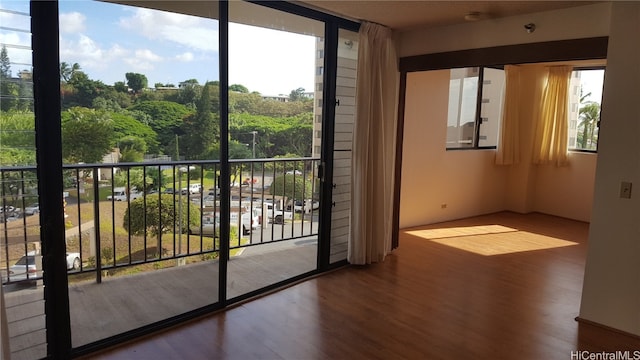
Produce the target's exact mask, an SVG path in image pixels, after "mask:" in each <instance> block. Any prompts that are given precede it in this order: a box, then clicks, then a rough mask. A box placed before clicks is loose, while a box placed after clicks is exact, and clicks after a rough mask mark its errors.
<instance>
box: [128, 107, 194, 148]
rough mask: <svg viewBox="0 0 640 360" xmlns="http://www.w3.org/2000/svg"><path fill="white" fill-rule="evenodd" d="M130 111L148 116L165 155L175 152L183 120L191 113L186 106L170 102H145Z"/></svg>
mask: <svg viewBox="0 0 640 360" xmlns="http://www.w3.org/2000/svg"><path fill="white" fill-rule="evenodd" d="M129 110H130V111H134V112H138V111H140V112H143V113H145V114H147V115H148V116H149V118H148V119H149V123H148V125H149V126H150V127H151V128H152V129H153V130H154V131H155V132H156V133H157V134H158V137H157V140H158V142H159V143H160V144H161V146H162V147H163V151H164V153H165V154H172V153H174V152H175V137H176V135H180V134H181V133H182V131H181V130H180V126H181V125H182V119H183V118H184V117H185V116H187V115H188V114H189V113H190V112H191V111H190V110H189V109H188V108H187V107H186V106H184V105H181V104H176V103H174V102H170V101H143V102H140V103H137V104H135V105H133V106H132V107H130V108H129ZM149 145H151V144H149Z"/></svg>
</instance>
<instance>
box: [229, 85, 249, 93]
mask: <svg viewBox="0 0 640 360" xmlns="http://www.w3.org/2000/svg"><path fill="white" fill-rule="evenodd" d="M229 91H235V92H239V93H243V94H248V93H249V89H247V87H246V86H244V85H240V84H233V85H230V86H229Z"/></svg>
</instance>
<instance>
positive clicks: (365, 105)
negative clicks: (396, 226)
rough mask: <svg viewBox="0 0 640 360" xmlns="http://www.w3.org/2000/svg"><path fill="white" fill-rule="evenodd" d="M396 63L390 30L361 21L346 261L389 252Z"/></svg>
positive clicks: (361, 260) (369, 259)
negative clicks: (350, 225)
mask: <svg viewBox="0 0 640 360" xmlns="http://www.w3.org/2000/svg"><path fill="white" fill-rule="evenodd" d="M397 94H398V65H397V56H396V51H395V47H394V43H393V40H392V32H391V29H388V28H386V27H383V26H380V25H377V24H371V23H366V22H365V23H363V24H362V25H361V26H360V32H359V43H358V74H357V87H356V120H355V123H354V130H353V154H352V155H353V156H352V182H351V184H352V185H351V196H352V206H351V220H352V223H351V224H352V227H351V235H350V239H349V247H348V256H347V258H348V261H349V262H350V263H352V264H369V263H372V262H378V261H382V260H384V257H385V256H386V255H387V254H388V253H389V252H391V237H392V236H391V235H392V219H393V216H392V214H393V183H394V171H395V168H394V166H395V146H396V145H395V144H396V127H397V126H396V124H397V111H396V109H397Z"/></svg>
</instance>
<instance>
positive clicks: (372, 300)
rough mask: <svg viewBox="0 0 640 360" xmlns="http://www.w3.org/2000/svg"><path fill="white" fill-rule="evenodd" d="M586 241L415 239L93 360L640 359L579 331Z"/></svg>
mask: <svg viewBox="0 0 640 360" xmlns="http://www.w3.org/2000/svg"><path fill="white" fill-rule="evenodd" d="M488 225H491V226H488ZM434 229H438V230H434ZM587 234H588V224H586V223H582V222H577V221H572V220H566V219H561V218H557V217H553V216H547V215H542V214H529V215H518V214H513V213H508V212H505V213H499V214H493V215H487V216H480V217H474V218H471V219H465V220H460V221H454V222H447V223H442V224H436V225H431V226H425V227H421V228H416V229H409V230H405V231H403V232H402V233H401V234H400V248H399V249H397V250H396V251H394V252H393V253H392V254H391V255H390V256H389V257H387V258H386V259H385V261H384V262H382V263H379V264H374V265H370V266H352V267H348V268H345V269H341V270H338V271H335V272H332V273H328V274H325V275H323V276H320V277H317V278H313V279H310V280H307V281H304V282H302V283H300V284H297V285H295V286H292V287H289V288H287V289H284V290H281V291H279V292H276V293H273V294H270V295H267V296H264V297H261V298H258V299H255V300H252V301H249V302H246V303H244V304H242V305H239V306H237V307H234V308H231V309H228V310H227V311H224V312H221V313H218V314H215V315H212V316H208V317H205V318H202V319H199V320H196V321H193V322H191V323H189V324H186V325H183V326H180V327H176V328H174V329H171V330H169V331H165V332H163V333H160V334H156V335H153V336H150V337H148V338H145V339H142V340H139V341H136V342H132V343H129V344H126V345H123V346H120V347H117V348H114V349H111V350H108V351H106V352H103V353H101V354H98V355H95V356H94V357H93V358H96V359H129V358H136V359H153V358H158V359H184V358H189V359H214V358H215V359H453V358H473V359H512V358H518V359H570V358H571V351H575V350H579V349H580V350H591V351H598V350H600V351H602V350H621V349H625V348H626V349H640V340H639V339H638V338H636V337H631V336H625V335H621V334H616V333H612V332H610V331H605V330H602V329H600V328H598V327H595V326H591V325H588V324H579V323H578V322H576V321H575V320H574V319H575V317H576V316H577V315H578V311H579V306H580V295H581V291H582V277H583V272H584V262H585V256H586V239H587ZM478 243H481V244H483V246H480V247H479V246H478V245H477V244H478Z"/></svg>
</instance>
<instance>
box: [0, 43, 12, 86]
mask: <svg viewBox="0 0 640 360" xmlns="http://www.w3.org/2000/svg"><path fill="white" fill-rule="evenodd" d="M0 78H1V79H2V80H4V79H10V78H11V61H10V60H9V54H8V53H7V46H6V45H2V49H0Z"/></svg>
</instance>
